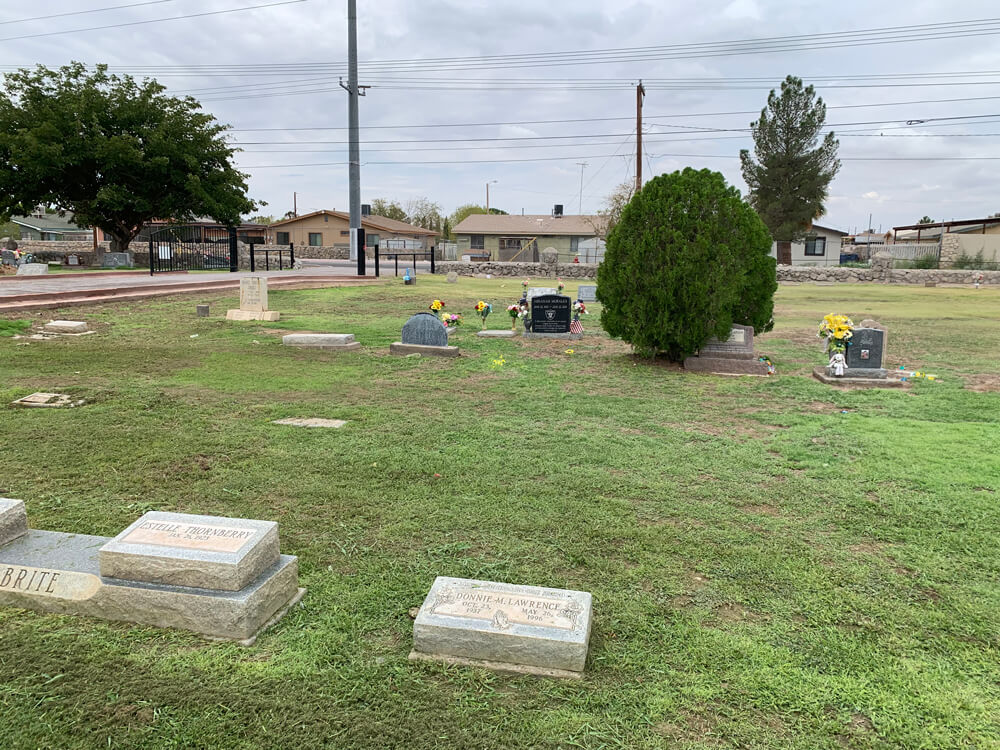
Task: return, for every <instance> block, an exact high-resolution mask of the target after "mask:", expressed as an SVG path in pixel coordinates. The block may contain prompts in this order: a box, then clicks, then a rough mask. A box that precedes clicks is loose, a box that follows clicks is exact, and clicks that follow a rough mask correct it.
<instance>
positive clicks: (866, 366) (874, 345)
mask: <svg viewBox="0 0 1000 750" xmlns="http://www.w3.org/2000/svg"><path fill="white" fill-rule="evenodd" d="M884 357H885V331H881V330H879V329H878V328H855V329H854V335H853V336H852V337H851V340H850V342H849V343H848V345H847V369H848V371H850V370H881V369H883V365H882V360H883V358H884Z"/></svg>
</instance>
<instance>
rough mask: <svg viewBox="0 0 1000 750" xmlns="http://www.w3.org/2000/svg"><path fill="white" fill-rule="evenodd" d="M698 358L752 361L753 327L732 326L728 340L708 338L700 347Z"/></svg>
mask: <svg viewBox="0 0 1000 750" xmlns="http://www.w3.org/2000/svg"><path fill="white" fill-rule="evenodd" d="M698 356H700V357H723V358H728V359H753V357H754V355H753V327H752V326H739V325H734V326H733V327H732V330H731V331H730V332H729V338H728V339H726V340H725V341H720V340H719V339H717V338H710V339H709V340H708V341H706V342H705V344H704V345H703V346H702V347H701V350H700V351H699V352H698Z"/></svg>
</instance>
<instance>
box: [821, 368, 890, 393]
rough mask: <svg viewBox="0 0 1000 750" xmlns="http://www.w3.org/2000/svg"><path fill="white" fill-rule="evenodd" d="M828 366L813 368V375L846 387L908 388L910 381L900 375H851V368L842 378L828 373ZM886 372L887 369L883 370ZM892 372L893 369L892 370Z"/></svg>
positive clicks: (822, 380)
mask: <svg viewBox="0 0 1000 750" xmlns="http://www.w3.org/2000/svg"><path fill="white" fill-rule="evenodd" d="M827 369H828V368H826V367H817V368H815V369H814V370H813V377H814V378H816V380H818V381H819V382H821V383H826V384H827V385H839V386H841V387H844V388H906V387H907V386H908V385H909V382H904V381H902V380H900V379H899V378H898V377H895V376H893V377H884V378H878V377H867V378H865V377H860V378H859V377H851V376H850V374H849V373H850V370H848V375H845V376H844V377H842V378H838V377H837V376H835V375H828V374H827V372H826V371H827ZM883 372H885V371H883ZM890 374H892V371H890Z"/></svg>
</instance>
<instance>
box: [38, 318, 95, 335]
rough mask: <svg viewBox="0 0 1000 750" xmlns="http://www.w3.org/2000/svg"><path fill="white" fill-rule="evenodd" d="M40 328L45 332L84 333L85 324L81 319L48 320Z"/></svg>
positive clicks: (85, 330)
mask: <svg viewBox="0 0 1000 750" xmlns="http://www.w3.org/2000/svg"><path fill="white" fill-rule="evenodd" d="M42 330H43V331H45V332H46V333H86V332H87V324H86V322H84V321H82V320H50V321H49V322H48V323H46V324H45V325H44V326H43V327H42Z"/></svg>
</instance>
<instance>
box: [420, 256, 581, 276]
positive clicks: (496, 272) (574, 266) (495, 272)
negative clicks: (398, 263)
mask: <svg viewBox="0 0 1000 750" xmlns="http://www.w3.org/2000/svg"><path fill="white" fill-rule="evenodd" d="M597 266H598V264H597V263H516V262H515V263H510V262H501V261H485V262H482V263H466V262H464V261H450V260H449V261H439V262H438V263H437V264H435V267H434V271H435V273H439V274H447V273H450V272H451V271H454V272H455V273H457V274H458V275H459V276H475V275H476V274H487V275H490V276H519V277H524V276H527V277H531V278H540V277H546V278H550V279H555V278H562V279H593V278H596V277H597Z"/></svg>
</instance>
